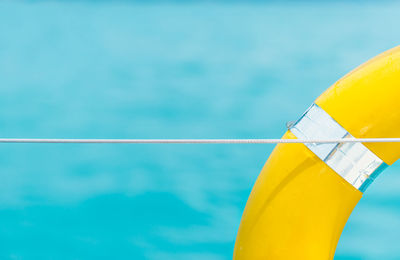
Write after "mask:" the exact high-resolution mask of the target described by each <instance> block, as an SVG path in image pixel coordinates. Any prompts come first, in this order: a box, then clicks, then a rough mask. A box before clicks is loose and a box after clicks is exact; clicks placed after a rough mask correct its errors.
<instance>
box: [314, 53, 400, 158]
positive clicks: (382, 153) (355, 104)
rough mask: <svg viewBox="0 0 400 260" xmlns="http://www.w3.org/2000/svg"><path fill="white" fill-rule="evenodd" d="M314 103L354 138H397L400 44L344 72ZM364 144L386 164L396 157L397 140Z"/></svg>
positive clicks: (398, 151)
mask: <svg viewBox="0 0 400 260" xmlns="http://www.w3.org/2000/svg"><path fill="white" fill-rule="evenodd" d="M316 104H317V105H319V106H320V107H321V108H322V109H323V110H325V111H326V112H327V113H328V114H329V115H330V116H331V117H333V118H334V119H335V120H336V121H337V122H338V123H339V124H340V125H341V126H343V127H344V129H346V130H347V131H348V132H349V133H350V134H351V135H353V136H354V137H356V138H378V137H388V138H389V137H400V47H397V48H394V49H392V50H389V51H387V52H384V53H383V54H381V55H379V56H377V57H375V58H373V59H372V60H370V61H368V62H367V63H365V64H363V65H361V66H360V67H359V68H357V69H355V70H354V71H352V72H350V73H349V74H347V75H346V76H345V77H343V78H342V79H340V80H339V81H337V82H336V83H335V84H334V85H333V86H332V87H330V88H329V89H328V90H327V91H325V92H324V93H323V94H322V95H321V96H320V97H319V98H318V99H317V100H316ZM364 145H365V146H367V147H368V148H369V149H370V150H371V151H372V152H374V153H375V154H376V155H377V156H378V157H379V158H381V159H382V160H383V161H384V162H385V163H387V164H389V165H391V164H393V163H394V162H395V161H396V160H397V159H398V158H399V157H400V143H365V144H364Z"/></svg>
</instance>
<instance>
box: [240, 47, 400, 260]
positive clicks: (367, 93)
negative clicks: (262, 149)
mask: <svg viewBox="0 0 400 260" xmlns="http://www.w3.org/2000/svg"><path fill="white" fill-rule="evenodd" d="M316 104H317V105H319V106H320V107H321V108H322V109H323V110H325V111H326V112H327V113H328V114H329V115H330V116H331V117H333V118H334V119H335V120H336V121H337V122H338V123H339V124H340V125H341V126H342V127H344V128H345V129H346V130H347V131H348V132H349V133H350V134H352V135H353V136H354V137H356V138H377V137H400V47H397V48H395V49H392V50H390V51H387V52H385V53H383V54H381V55H379V56H378V57H376V58H374V59H372V60H370V61H368V62H367V63H365V64H364V65H362V66H360V67H359V68H357V69H355V70H354V71H352V72H351V73H349V74H348V75H346V76H345V77H343V78H342V79H340V80H339V81H338V82H336V83H335V84H334V85H333V86H332V87H331V88H329V89H328V90H327V91H326V92H325V93H323V94H322V95H321V96H320V97H319V98H318V99H317V100H316ZM284 138H295V136H294V135H293V134H292V133H290V132H287V133H286V134H285V136H284ZM364 145H365V146H367V147H368V148H369V149H370V150H371V151H372V152H374V153H375V154H376V155H377V156H378V157H380V158H381V159H382V160H383V161H384V162H385V163H387V164H389V165H391V164H393V163H394V162H395V161H396V160H397V159H398V158H399V157H400V143H365V144H364ZM361 196H362V193H361V192H360V191H358V190H357V189H355V188H354V187H353V186H352V185H350V184H349V183H348V182H347V181H345V180H344V179H343V178H342V177H341V176H339V175H338V174H337V173H335V172H334V171H333V170H332V169H331V168H329V167H328V166H327V165H326V164H325V163H324V162H323V161H321V160H320V159H319V158H318V157H317V156H316V155H314V154H313V153H312V152H311V151H310V150H309V149H308V148H306V146H305V145H303V144H279V145H277V147H276V148H275V150H274V151H273V153H272V154H271V156H270V158H269V159H268V161H267V163H266V164H265V166H264V168H263V170H262V172H261V174H260V176H259V177H258V179H257V182H256V184H255V185H254V188H253V190H252V192H251V195H250V198H249V200H248V202H247V205H246V209H245V211H244V213H243V217H242V222H241V225H240V228H239V232H238V235H237V239H236V244H235V250H234V257H233V258H234V259H235V260H245V259H246V260H249V259H267V260H280V259H285V260H290V259H296V260H314V259H315V260H331V259H333V256H334V253H335V249H336V246H337V243H338V240H339V237H340V234H341V232H342V230H343V227H344V225H345V224H346V221H347V219H348V217H349V216H350V214H351V212H352V210H353V208H354V207H355V205H356V204H357V203H358V201H359V200H360V198H361Z"/></svg>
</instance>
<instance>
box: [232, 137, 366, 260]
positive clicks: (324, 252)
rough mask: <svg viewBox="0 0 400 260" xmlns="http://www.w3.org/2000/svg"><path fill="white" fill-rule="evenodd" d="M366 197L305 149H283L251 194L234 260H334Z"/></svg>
mask: <svg viewBox="0 0 400 260" xmlns="http://www.w3.org/2000/svg"><path fill="white" fill-rule="evenodd" d="M283 138H295V137H294V135H293V134H292V133H290V132H287V133H286V134H285V136H284V137H283ZM361 196H362V193H361V192H360V191H358V190H357V189H355V188H354V187H353V186H352V185H350V184H349V183H348V182H347V181H345V180H344V179H343V178H342V177H340V176H339V175H338V174H336V173H335V172H334V171H333V170H332V169H331V168H329V167H328V166H327V165H326V164H325V163H324V162H323V161H321V160H320V159H319V158H318V157H317V156H316V155H315V154H314V153H312V152H311V151H310V150H309V149H308V148H306V146H305V145H303V144H279V145H277V147H276V148H275V150H274V151H273V153H272V154H271V156H270V158H269V159H268V161H267V163H266V164H265V166H264V168H263V170H262V171H261V174H260V176H259V177H258V179H257V182H256V184H255V185H254V188H253V191H252V192H251V195H250V198H249V200H248V202H247V205H246V209H245V211H244V213H243V217H242V223H241V225H240V229H239V233H238V236H237V240H236V245H235V251H234V257H233V258H234V259H236V260H244V259H246V260H250V259H271V260H280V259H285V260H290V259H296V260H302V259H304V260H314V259H315V260H326V259H332V258H333V255H334V253H335V249H336V245H337V243H338V240H339V237H340V234H341V232H342V230H343V227H344V225H345V224H346V221H347V219H348V217H349V216H350V213H351V212H352V210H353V208H354V206H355V205H356V204H357V202H358V201H359V199H360V198H361Z"/></svg>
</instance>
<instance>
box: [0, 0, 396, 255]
mask: <svg viewBox="0 0 400 260" xmlns="http://www.w3.org/2000/svg"><path fill="white" fill-rule="evenodd" d="M399 10H400V5H399V4H396V3H394V2H385V1H379V2H376V3H374V2H368V3H367V4H362V3H361V2H352V3H345V2H341V3H334V2H329V1H324V2H322V3H319V2H302V3H295V2H271V3H268V2H267V3H262V2H260V1H258V2H257V3H253V4H245V3H240V2H235V3H230V2H229V1H224V2H219V3H215V4H213V3H212V2H207V3H196V1H194V2H193V1H192V2H191V3H190V4H185V3H178V2H172V3H167V2H164V3H152V4H141V3H140V2H139V1H135V2H134V3H131V2H129V1H120V2H113V1H84V2H78V1H72V2H69V1H2V2H1V3H0V21H1V23H0V35H1V36H0V79H1V81H0V84H1V87H0V118H1V121H0V133H1V137H26V138H279V137H280V136H281V135H282V134H283V132H284V131H285V123H286V122H287V121H291V120H294V119H297V118H298V117H299V116H300V115H301V114H302V112H303V111H304V110H305V109H306V108H307V107H308V106H309V105H310V104H311V103H312V101H313V100H314V99H315V98H316V97H317V96H318V95H319V94H320V93H321V92H322V91H323V90H325V89H326V88H327V87H328V86H330V85H331V84H332V83H334V82H335V80H337V79H338V78H340V77H341V76H343V75H344V74H345V73H347V72H348V71H349V70H351V69H352V68H354V67H355V66H357V65H359V64H360V63H362V62H364V61H366V60H367V59H369V58H371V57H373V56H375V55H377V54H378V53H380V52H382V51H384V50H386V49H389V48H391V47H394V46H396V45H398V44H400V33H399V28H400V18H399V16H398V13H399ZM272 149H273V146H272V145H228V144H225V145H222V144H221V145H122V144H119V145H118V144H116V145H111V144H109V145H84V144H68V145H61V144H2V145H1V146H0V177H1V181H0V248H1V250H0V258H1V259H178V260H179V259H209V260H214V259H215V260H217V259H218V260H219V259H230V258H231V256H232V250H233V245H234V239H235V235H236V231H237V229H238V225H239V222H240V217H241V214H242V211H243V209H244V206H245V203H246V200H247V197H248V195H249V192H250V190H251V187H252V185H253V183H254V181H255V180H256V178H257V175H258V173H259V171H260V170H261V168H262V166H263V164H264V162H265V160H266V159H267V158H268V155H269V153H270V152H271V150H272ZM399 171H400V166H399V165H398V164H396V165H394V166H391V167H390V168H389V169H388V170H386V171H385V172H384V174H382V175H381V176H380V177H379V178H378V180H377V181H376V182H375V183H374V184H373V185H372V186H371V187H370V188H369V189H368V190H367V192H366V193H365V196H364V198H363V199H362V201H361V202H360V204H359V205H358V206H357V208H356V210H355V211H354V213H353V215H352V216H351V218H350V220H349V222H348V225H347V226H346V228H345V231H344V233H343V236H342V238H341V240H340V242H339V246H338V250H337V254H336V258H335V259H342V260H343V259H400V246H399V243H398V241H399V240H400V232H399V231H400V189H399V187H400V173H399Z"/></svg>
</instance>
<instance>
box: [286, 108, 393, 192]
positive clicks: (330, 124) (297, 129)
mask: <svg viewBox="0 0 400 260" xmlns="http://www.w3.org/2000/svg"><path fill="white" fill-rule="evenodd" d="M289 130H290V131H291V132H292V133H293V134H294V135H295V136H296V137H297V138H299V139H319V138H321V139H340V138H353V136H352V135H350V133H348V132H347V131H346V130H345V129H344V128H343V127H342V126H341V125H339V124H338V123H337V122H336V121H335V120H334V119H333V118H332V117H331V116H330V115H329V114H328V113H326V112H325V111H324V110H323V109H321V108H320V107H319V106H317V105H316V104H313V105H312V106H311V107H310V108H309V109H308V110H307V111H306V112H305V113H304V114H303V115H302V116H301V118H300V119H299V120H298V121H297V122H296V123H294V124H293V125H292V126H291V127H290V128H289ZM305 145H306V146H307V147H308V148H309V149H310V150H311V151H312V152H313V153H315V155H317V156H318V157H319V158H320V159H321V160H323V161H324V162H325V163H326V164H327V165H328V166H329V167H330V168H332V169H333V170H334V171H335V172H336V173H338V174H339V175H340V176H342V177H343V178H344V179H345V180H346V181H348V182H349V183H350V184H351V185H353V186H354V187H355V188H356V189H358V190H360V191H365V189H366V188H367V187H368V185H369V184H370V183H371V182H372V181H373V180H374V178H375V177H376V176H377V175H378V174H379V173H380V172H381V171H382V170H383V169H384V168H386V167H387V164H385V163H384V162H383V161H382V160H381V159H379V158H378V157H377V156H376V155H375V154H374V153H373V152H371V151H370V150H369V149H368V148H367V147H365V146H364V145H363V144H362V143H330V144H327V143H325V144H324V143H306V144H305Z"/></svg>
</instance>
